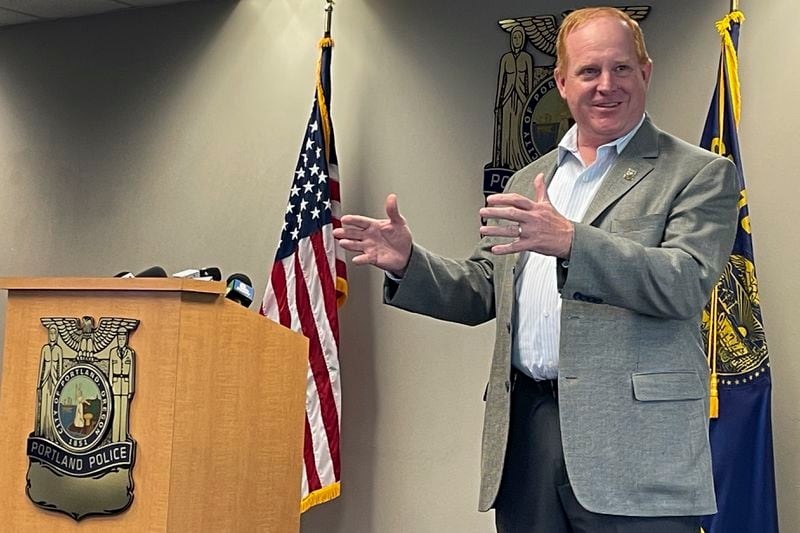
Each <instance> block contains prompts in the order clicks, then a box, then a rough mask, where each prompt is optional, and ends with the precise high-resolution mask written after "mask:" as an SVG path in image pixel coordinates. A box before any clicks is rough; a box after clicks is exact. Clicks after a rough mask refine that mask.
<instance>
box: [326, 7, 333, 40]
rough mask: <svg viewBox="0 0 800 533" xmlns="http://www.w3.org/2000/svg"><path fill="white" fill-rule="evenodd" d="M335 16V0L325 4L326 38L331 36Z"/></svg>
mask: <svg viewBox="0 0 800 533" xmlns="http://www.w3.org/2000/svg"><path fill="white" fill-rule="evenodd" d="M332 15H333V0H326V2H325V37H330V36H331V16H332Z"/></svg>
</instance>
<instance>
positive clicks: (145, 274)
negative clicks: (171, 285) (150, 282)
mask: <svg viewBox="0 0 800 533" xmlns="http://www.w3.org/2000/svg"><path fill="white" fill-rule="evenodd" d="M136 277H137V278H166V277H167V271H166V270H164V269H163V268H161V267H160V266H151V267H150V268H148V269H147V270H142V271H141V272H139V273H138V274H136Z"/></svg>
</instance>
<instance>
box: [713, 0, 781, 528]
mask: <svg viewBox="0 0 800 533" xmlns="http://www.w3.org/2000/svg"><path fill="white" fill-rule="evenodd" d="M743 21H744V15H743V14H742V13H741V11H734V12H732V13H730V14H728V15H727V16H725V18H723V19H722V20H720V21H719V22H717V30H718V31H719V33H720V35H721V36H722V52H721V54H720V61H719V70H718V72H717V86H716V89H715V90H714V96H713V98H712V100H711V106H710V109H709V111H708V117H707V118H706V124H705V128H704V130H703V137H702V140H701V143H700V144H701V146H702V147H704V148H706V149H708V150H711V151H712V152H715V153H717V154H720V155H722V156H724V157H727V158H728V159H730V160H731V161H733V162H734V163H735V164H736V168H737V170H738V175H739V189H740V193H739V224H738V231H737V233H736V241H735V243H734V245H733V250H732V252H731V256H730V259H729V261H728V264H727V266H726V267H725V270H724V272H723V275H722V278H721V280H720V281H719V283H718V285H717V286H716V287H715V289H714V292H713V293H712V296H711V301H710V302H709V305H708V306H707V307H706V309H705V310H704V312H703V323H702V328H703V334H704V336H705V340H706V348H707V355H708V360H709V367H710V369H711V422H710V424H711V435H710V438H711V454H712V459H713V469H714V484H715V490H716V494H717V507H718V508H719V512H718V513H717V514H715V515H712V516H707V517H704V519H703V524H702V525H703V528H704V530H705V531H706V533H731V532H736V533H773V532H777V531H778V512H777V505H776V497H775V469H774V461H773V450H772V414H771V396H772V383H771V378H770V366H769V353H768V350H767V340H766V336H765V334H764V325H763V321H762V318H761V307H760V303H759V296H758V281H757V279H756V268H755V258H754V256H753V241H752V235H751V233H750V218H749V211H748V207H747V192H746V188H745V183H744V173H743V171H742V159H741V156H740V152H739V136H738V126H739V117H740V112H741V98H740V92H739V74H738V44H739V27H740V25H741V23H742V22H743Z"/></svg>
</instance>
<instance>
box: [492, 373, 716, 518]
mask: <svg viewBox="0 0 800 533" xmlns="http://www.w3.org/2000/svg"><path fill="white" fill-rule="evenodd" d="M512 381H513V383H514V385H513V392H512V393H511V428H510V432H509V440H508V447H507V451H506V460H505V466H504V468H503V479H502V481H501V484H500V492H499V494H498V496H497V500H496V501H495V524H496V526H497V531H498V533H539V532H541V533H698V532H699V531H700V517H696V516H668V517H636V516H616V515H604V514H598V513H592V512H590V511H587V510H586V509H584V508H583V507H582V506H581V505H580V504H579V503H578V500H577V499H575V494H574V493H573V492H572V487H570V484H569V480H568V479H567V471H566V467H565V466H564V451H563V449H562V447H561V428H560V424H559V419H558V392H557V388H556V386H555V382H549V381H545V382H536V381H533V380H532V379H530V378H528V377H527V376H524V375H523V374H518V373H516V372H515V375H514V376H512Z"/></svg>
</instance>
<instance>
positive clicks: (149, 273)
mask: <svg viewBox="0 0 800 533" xmlns="http://www.w3.org/2000/svg"><path fill="white" fill-rule="evenodd" d="M114 277H115V278H122V279H127V278H166V277H167V271H166V270H164V269H163V268H161V267H160V266H152V267H150V268H148V269H147V270H142V271H141V272H139V273H138V274H136V275H134V274H133V272H128V271H127V270H123V271H122V272H119V273H117V274H114ZM220 277H221V276H220Z"/></svg>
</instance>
